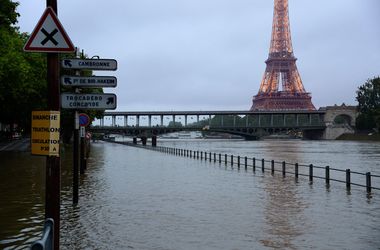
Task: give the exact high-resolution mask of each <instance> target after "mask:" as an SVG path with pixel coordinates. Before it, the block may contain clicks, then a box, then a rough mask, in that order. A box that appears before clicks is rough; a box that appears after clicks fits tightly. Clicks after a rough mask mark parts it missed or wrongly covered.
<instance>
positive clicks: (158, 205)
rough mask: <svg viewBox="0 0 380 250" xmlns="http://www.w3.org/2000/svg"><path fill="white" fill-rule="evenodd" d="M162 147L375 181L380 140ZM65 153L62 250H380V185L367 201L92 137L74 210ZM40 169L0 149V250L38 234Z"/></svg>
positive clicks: (38, 162)
mask: <svg viewBox="0 0 380 250" xmlns="http://www.w3.org/2000/svg"><path fill="white" fill-rule="evenodd" d="M158 145H159V146H168V147H178V148H186V149H191V150H202V151H211V152H216V153H222V154H225V153H226V154H234V155H240V156H242V157H244V156H248V157H256V158H257V159H262V158H264V159H266V160H272V159H273V160H275V161H279V162H280V161H286V162H289V163H295V162H297V163H300V164H305V165H307V164H311V163H312V164H314V165H317V166H326V165H329V166H330V167H332V168H338V169H347V168H350V169H351V170H352V171H358V172H371V173H373V174H377V175H380V143H372V142H341V141H298V140H263V141H240V140H236V141H233V140H204V139H199V140H183V141H180V140H166V141H161V140H158ZM70 151H71V150H70V148H64V149H63V150H62V208H61V219H62V221H61V249H162V250H166V249H173V250H178V249H355V250H356V249H363V250H364V249H365V250H367V249H380V237H379V236H380V227H379V225H380V191H379V190H373V193H372V195H371V196H368V195H367V193H366V190H365V188H364V187H356V186H353V187H352V188H351V191H347V190H346V187H345V184H344V183H339V182H331V184H330V187H329V188H326V185H325V183H324V180H322V179H315V180H314V181H313V184H310V183H309V180H308V178H307V177H300V178H299V179H298V181H295V178H294V175H291V174H287V176H286V177H285V178H283V177H282V175H281V173H280V172H276V173H275V174H274V175H271V173H270V171H266V172H265V173H262V172H261V170H260V171H259V170H257V171H256V172H253V171H252V168H250V169H249V170H248V171H245V170H244V167H242V168H240V170H239V169H238V168H237V167H236V165H235V166H234V167H231V166H230V165H227V166H226V165H224V164H219V163H214V162H209V161H204V160H203V161H201V160H196V159H192V158H186V157H181V156H175V155H170V154H164V153H161V152H156V151H149V150H145V149H141V148H135V147H129V146H125V145H119V144H111V143H105V142H96V143H92V151H91V158H90V159H89V161H88V169H87V171H86V174H85V175H84V176H82V177H81V179H80V190H79V192H80V198H79V205H77V206H73V205H72V204H71V202H72V189H71V182H72V180H71V169H72V167H71V152H70ZM44 162H45V159H44V157H36V156H31V155H30V153H29V152H18V153H16V152H14V153H10V152H0V170H1V173H0V249H25V248H27V247H28V246H29V245H30V243H31V242H32V241H34V240H36V239H38V238H39V237H40V236H41V233H42V224H43V220H44V218H43V217H44V192H45V191H44V173H45V170H44V169H45V166H44V164H45V163H44ZM268 164H269V163H268ZM300 171H302V170H300ZM316 174H318V173H316ZM321 175H322V174H321ZM355 181H356V182H360V183H362V184H365V178H358V179H355ZM375 184H376V182H374V183H373V185H374V186H375ZM376 186H377V187H379V186H380V185H378V183H377V184H376Z"/></svg>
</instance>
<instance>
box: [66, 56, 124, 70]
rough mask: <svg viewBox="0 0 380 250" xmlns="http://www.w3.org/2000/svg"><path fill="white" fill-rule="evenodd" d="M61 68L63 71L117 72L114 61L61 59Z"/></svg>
mask: <svg viewBox="0 0 380 250" xmlns="http://www.w3.org/2000/svg"><path fill="white" fill-rule="evenodd" d="M61 66H62V68H64V69H91V70H117V61H116V60H115V59H78V58H71V59H70V58H68V59H63V60H62V62H61Z"/></svg>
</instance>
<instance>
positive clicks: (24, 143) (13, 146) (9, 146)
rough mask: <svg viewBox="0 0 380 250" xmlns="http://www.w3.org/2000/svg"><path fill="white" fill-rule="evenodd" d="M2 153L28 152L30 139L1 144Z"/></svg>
mask: <svg viewBox="0 0 380 250" xmlns="http://www.w3.org/2000/svg"><path fill="white" fill-rule="evenodd" d="M1 151H13V152H26V151H30V138H21V139H18V140H12V141H6V142H0V152H1Z"/></svg>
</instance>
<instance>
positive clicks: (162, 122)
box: [90, 110, 326, 140]
mask: <svg viewBox="0 0 380 250" xmlns="http://www.w3.org/2000/svg"><path fill="white" fill-rule="evenodd" d="M325 113H326V111H323V110H319V111H270V112H265V111H145V112H138V111H131V112H105V113H104V115H103V118H101V119H99V120H97V121H96V123H95V124H94V125H93V126H92V127H91V128H90V130H91V131H92V132H95V133H104V134H123V135H126V136H132V137H136V138H142V140H143V139H144V138H145V139H146V138H149V137H152V138H153V139H154V140H156V136H158V135H161V134H166V133H172V132H177V131H209V132H219V133H228V134H233V135H239V136H242V137H244V138H246V139H248V140H249V139H258V138H260V137H262V136H266V135H271V134H278V133H287V132H289V131H294V132H302V133H303V136H304V137H306V138H315V137H318V136H320V135H321V134H322V133H323V131H324V130H325V128H326V124H325V121H324V117H325Z"/></svg>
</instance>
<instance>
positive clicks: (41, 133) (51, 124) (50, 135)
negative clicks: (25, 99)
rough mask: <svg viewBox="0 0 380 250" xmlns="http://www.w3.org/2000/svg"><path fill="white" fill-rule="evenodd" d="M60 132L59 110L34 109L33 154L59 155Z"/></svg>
mask: <svg viewBox="0 0 380 250" xmlns="http://www.w3.org/2000/svg"><path fill="white" fill-rule="evenodd" d="M59 132H60V112H59V111H32V136H31V149H32V154H34V155H48V156H59Z"/></svg>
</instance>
